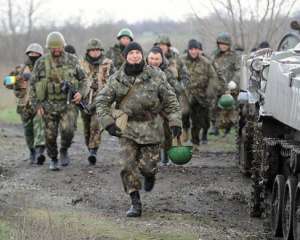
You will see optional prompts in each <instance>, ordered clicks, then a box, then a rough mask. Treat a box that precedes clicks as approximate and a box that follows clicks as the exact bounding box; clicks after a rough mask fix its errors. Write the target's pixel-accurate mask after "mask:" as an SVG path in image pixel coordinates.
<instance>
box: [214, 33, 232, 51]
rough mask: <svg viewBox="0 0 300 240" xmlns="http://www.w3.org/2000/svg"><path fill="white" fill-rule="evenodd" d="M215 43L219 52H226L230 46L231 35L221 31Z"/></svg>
mask: <svg viewBox="0 0 300 240" xmlns="http://www.w3.org/2000/svg"><path fill="white" fill-rule="evenodd" d="M217 45H218V48H219V49H220V51H221V52H227V51H229V50H230V47H231V36H230V34H229V33H228V32H221V33H219V34H218V37H217Z"/></svg>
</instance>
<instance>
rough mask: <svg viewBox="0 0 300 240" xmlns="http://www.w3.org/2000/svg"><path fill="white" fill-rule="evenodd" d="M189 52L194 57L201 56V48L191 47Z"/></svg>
mask: <svg viewBox="0 0 300 240" xmlns="http://www.w3.org/2000/svg"><path fill="white" fill-rule="evenodd" d="M189 54H190V56H191V57H192V58H197V57H199V56H200V49H199V48H191V49H189Z"/></svg>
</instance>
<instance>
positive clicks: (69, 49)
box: [65, 44, 76, 55]
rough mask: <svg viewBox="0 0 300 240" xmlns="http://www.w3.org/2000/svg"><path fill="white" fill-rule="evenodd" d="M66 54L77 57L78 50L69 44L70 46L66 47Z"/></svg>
mask: <svg viewBox="0 0 300 240" xmlns="http://www.w3.org/2000/svg"><path fill="white" fill-rule="evenodd" d="M65 52H67V53H71V54H74V55H76V49H75V47H74V46H73V45H71V44H68V45H66V46H65Z"/></svg>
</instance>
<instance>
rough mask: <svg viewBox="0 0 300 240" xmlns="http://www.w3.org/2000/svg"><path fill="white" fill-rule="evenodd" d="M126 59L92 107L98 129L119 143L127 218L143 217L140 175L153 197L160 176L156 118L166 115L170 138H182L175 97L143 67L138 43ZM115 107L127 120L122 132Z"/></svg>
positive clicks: (155, 73)
mask: <svg viewBox="0 0 300 240" xmlns="http://www.w3.org/2000/svg"><path fill="white" fill-rule="evenodd" d="M124 57H125V59H126V63H125V64H124V65H123V66H122V67H121V68H120V69H119V70H118V71H117V72H116V73H115V74H114V75H112V77H111V78H110V81H109V82H108V84H107V85H106V86H105V87H104V89H102V90H101V92H100V93H99V95H98V96H97V98H96V104H97V112H98V115H99V118H100V122H101V125H102V126H103V127H104V128H105V129H106V130H107V131H108V132H109V133H110V134H111V135H112V136H117V137H120V144H121V161H122V170H121V178H122V182H123V186H124V189H125V191H126V192H127V193H128V194H129V195H130V198H131V202H132V205H131V207H130V209H129V210H128V212H127V217H139V216H141V214H142V203H141V199H140V194H139V191H140V189H141V181H140V179H139V173H141V174H142V175H143V176H144V179H145V182H144V189H145V191H151V190H152V188H153V186H154V183H155V175H156V173H157V171H158V167H157V163H158V162H159V146H160V144H161V143H162V142H163V140H164V138H163V134H161V133H162V132H163V121H162V118H161V116H160V115H159V113H160V112H161V111H164V112H165V113H166V115H167V117H168V119H169V125H170V128H171V131H172V134H173V137H178V136H180V133H181V120H180V115H181V113H180V108H179V103H178V101H177V99H176V96H175V94H174V92H173V91H171V90H170V89H169V88H168V87H167V85H166V79H165V75H164V74H163V73H162V72H161V71H160V70H158V69H157V68H153V67H150V66H148V65H145V63H144V60H143V50H142V47H141V46H140V45H139V44H138V43H136V42H132V43H130V44H129V45H128V46H127V47H126V49H125V50H124ZM114 102H115V103H116V106H117V108H118V109H120V110H121V111H123V115H126V116H127V119H128V121H127V123H126V125H125V126H124V125H123V130H121V129H120V128H119V127H118V126H117V125H116V122H115V120H114V118H113V117H112V115H111V105H112V104H113V103H114Z"/></svg>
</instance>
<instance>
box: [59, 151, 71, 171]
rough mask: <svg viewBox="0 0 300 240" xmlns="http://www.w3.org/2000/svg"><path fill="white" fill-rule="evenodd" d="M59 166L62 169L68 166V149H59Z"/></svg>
mask: <svg viewBox="0 0 300 240" xmlns="http://www.w3.org/2000/svg"><path fill="white" fill-rule="evenodd" d="M60 164H61V166H63V167H66V166H68V165H69V164H70V158H69V155H68V149H67V148H61V149H60Z"/></svg>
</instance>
